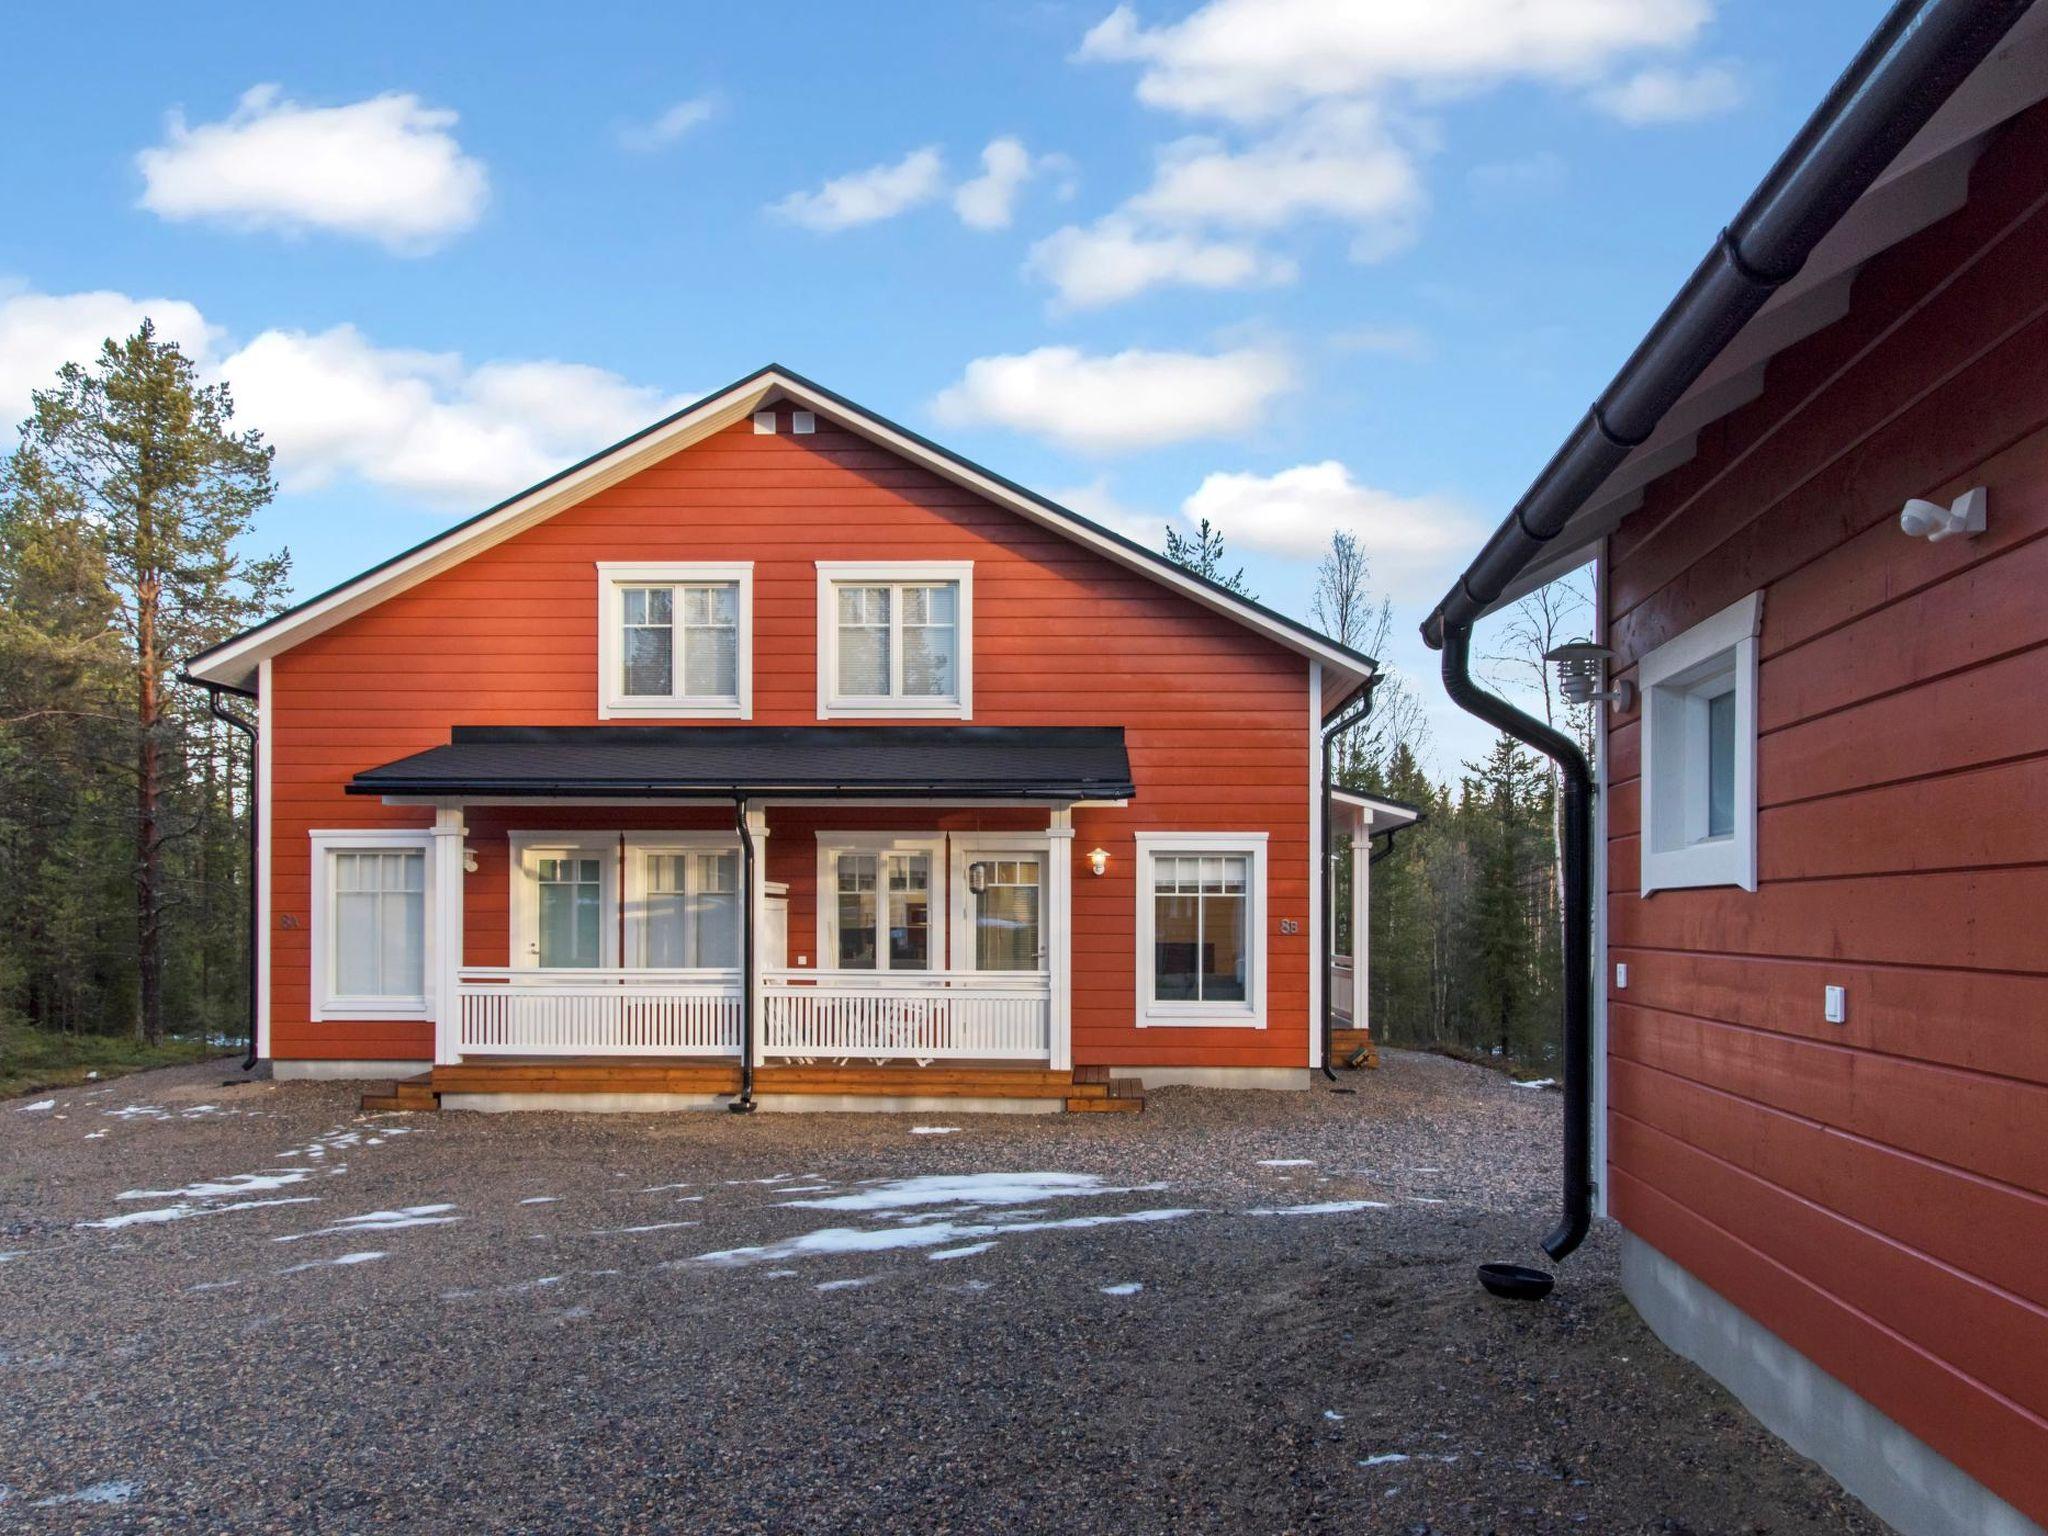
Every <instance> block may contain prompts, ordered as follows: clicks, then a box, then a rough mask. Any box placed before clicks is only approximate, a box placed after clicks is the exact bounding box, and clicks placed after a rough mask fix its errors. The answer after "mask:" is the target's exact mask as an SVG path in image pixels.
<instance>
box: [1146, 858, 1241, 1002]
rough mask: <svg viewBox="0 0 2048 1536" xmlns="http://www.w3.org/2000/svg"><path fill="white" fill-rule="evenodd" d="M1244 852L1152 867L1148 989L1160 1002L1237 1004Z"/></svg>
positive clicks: (1162, 862) (1167, 860)
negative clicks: (1150, 970)
mask: <svg viewBox="0 0 2048 1536" xmlns="http://www.w3.org/2000/svg"><path fill="white" fill-rule="evenodd" d="M1250 862H1251V861H1250V860H1249V859H1248V858H1247V857H1246V856H1245V855H1243V854H1213V853H1211V854H1161V855H1158V856H1156V857H1155V858H1154V859H1153V861H1152V985H1153V996H1154V997H1155V998H1156V999H1157V1000H1158V1001H1160V1002H1243V1001H1244V1000H1245V989H1246V981H1247V976H1248V972H1249V969H1250V948H1249V942H1250V936H1249V934H1248V932H1247V922H1248V919H1249V910H1250V909H1249V901H1248V899H1247V893H1246V879H1247V876H1248V872H1249V867H1250Z"/></svg>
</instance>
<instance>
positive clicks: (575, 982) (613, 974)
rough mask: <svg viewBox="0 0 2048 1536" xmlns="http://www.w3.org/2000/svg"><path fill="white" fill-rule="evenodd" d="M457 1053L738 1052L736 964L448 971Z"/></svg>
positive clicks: (678, 1054)
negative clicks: (452, 974) (452, 978)
mask: <svg viewBox="0 0 2048 1536" xmlns="http://www.w3.org/2000/svg"><path fill="white" fill-rule="evenodd" d="M455 990H456V997H457V1000H458V1002H459V1004H460V1008H459V1010H458V1014H457V1020H456V1023H457V1031H458V1033H457V1039H456V1049H457V1050H458V1052H460V1054H462V1055H464V1056H492V1055H496V1056H737V1055H738V1054H739V1051H740V977H739V972H738V971H717V970H711V971H627V970H573V971H572V970H557V971H535V970H507V969H505V968H503V967H482V968H472V967H464V968H463V969H462V970H461V971H460V972H459V973H458V974H457V978H456V989H455Z"/></svg>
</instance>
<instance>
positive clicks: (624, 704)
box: [597, 698, 751, 720]
mask: <svg viewBox="0 0 2048 1536" xmlns="http://www.w3.org/2000/svg"><path fill="white" fill-rule="evenodd" d="M597 717H598V718H599V719H600V720H746V719H750V718H751V715H750V714H749V712H748V710H747V708H746V706H744V705H743V704H741V703H740V701H739V700H738V699H640V698H633V699H607V700H605V702H604V704H603V705H602V706H601V707H600V708H599V709H598V712H597Z"/></svg>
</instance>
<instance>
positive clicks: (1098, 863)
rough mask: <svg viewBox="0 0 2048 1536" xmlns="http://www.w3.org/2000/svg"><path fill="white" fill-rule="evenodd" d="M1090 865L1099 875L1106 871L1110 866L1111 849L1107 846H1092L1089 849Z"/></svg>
mask: <svg viewBox="0 0 2048 1536" xmlns="http://www.w3.org/2000/svg"><path fill="white" fill-rule="evenodd" d="M1088 867H1089V868H1090V869H1092V870H1094V871H1095V873H1096V874H1098V875H1099V874H1102V873H1104V872H1105V871H1106V870H1107V869H1108V868H1109V850H1108V849H1107V848H1090V849H1089V850H1088Z"/></svg>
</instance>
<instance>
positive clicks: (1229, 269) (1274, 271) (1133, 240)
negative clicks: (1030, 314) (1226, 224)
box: [1025, 215, 1296, 309]
mask: <svg viewBox="0 0 2048 1536" xmlns="http://www.w3.org/2000/svg"><path fill="white" fill-rule="evenodd" d="M1025 270H1026V271H1027V272H1030V273H1032V274H1033V275H1034V276H1037V277H1040V278H1043V279H1044V280H1045V281H1046V282H1048V283H1050V284H1052V286H1053V288H1054V290H1055V291H1056V293H1057V295H1058V302H1059V304H1060V305H1061V307H1063V308H1066V309H1094V308H1098V307H1100V306H1101V305H1104V304H1115V303H1118V302H1119V301H1121V300H1124V299H1130V298H1135V297H1136V296H1137V295H1139V294H1141V293H1143V292H1145V291H1146V290H1147V289H1150V288H1159V287H1167V286H1178V287H1184V288H1268V287H1273V286H1275V285H1277V284H1280V283H1291V282H1293V281H1294V278H1295V276H1296V267H1295V264H1294V263H1293V262H1292V261H1290V260H1288V259H1287V258H1285V257H1283V256H1274V255H1271V254H1269V253H1267V252H1265V251H1262V250H1260V249H1259V248H1258V247H1257V246H1253V245H1246V244H1243V243H1241V242H1238V241H1213V240H1204V239H1202V238H1200V237H1198V236H1195V235H1190V234H1184V233H1178V232H1169V233H1148V232H1146V231H1145V230H1143V229H1140V228H1139V227H1138V226H1137V225H1136V224H1135V223H1133V222H1132V221H1131V220H1129V219H1127V218H1123V217H1119V216H1116V215H1111V216H1110V217H1109V218H1106V219H1102V220H1099V221H1097V222H1096V223H1094V224H1092V225H1088V226H1085V227H1083V226H1081V225H1072V224H1070V225H1068V226H1067V227H1066V228H1064V229H1060V230H1056V231H1054V232H1053V233H1052V234H1050V235H1048V236H1046V237H1045V239H1043V240H1041V241H1039V242H1038V243H1037V244H1036V245H1034V246H1032V248H1031V255H1030V257H1029V258H1028V259H1027V260H1026V262H1025Z"/></svg>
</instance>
